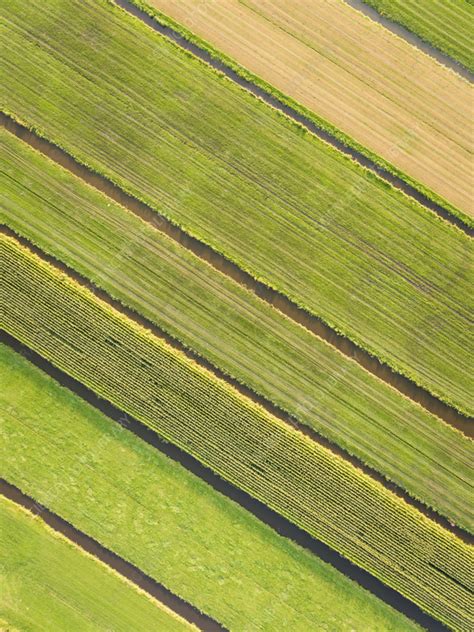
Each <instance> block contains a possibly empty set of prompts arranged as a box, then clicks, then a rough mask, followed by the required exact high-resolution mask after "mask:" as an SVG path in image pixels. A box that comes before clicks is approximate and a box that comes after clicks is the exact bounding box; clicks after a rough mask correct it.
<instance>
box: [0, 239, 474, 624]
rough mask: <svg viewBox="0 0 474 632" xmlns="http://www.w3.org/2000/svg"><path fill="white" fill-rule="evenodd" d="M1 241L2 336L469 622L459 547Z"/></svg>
mask: <svg viewBox="0 0 474 632" xmlns="http://www.w3.org/2000/svg"><path fill="white" fill-rule="evenodd" d="M1 246H2V257H1V262H2V273H3V275H4V279H5V281H4V286H5V290H6V291H7V292H8V295H9V297H10V298H9V305H8V309H7V310H6V314H5V323H4V328H5V329H6V330H7V331H8V332H9V333H11V334H12V335H14V336H15V337H16V338H18V339H19V340H21V341H22V342H24V343H25V344H27V345H28V346H29V347H31V348H33V349H34V350H35V351H37V352H38V353H40V354H41V355H43V356H44V357H46V358H47V359H49V360H51V361H52V362H53V363H54V364H56V365H57V366H58V367H59V368H61V369H62V370H64V371H66V372H67V373H69V374H70V375H72V376H73V377H75V378H76V379H78V380H79V381H81V382H82V383H84V384H86V385H87V386H88V387H89V388H91V389H92V390H94V391H95V392H96V393H97V394H98V395H100V396H102V397H104V398H105V399H107V400H109V401H111V402H112V403H114V404H115V405H116V406H118V407H119V408H120V409H122V410H124V411H125V412H126V413H128V414H130V415H132V416H133V417H136V418H137V419H139V420H141V421H142V422H143V423H145V424H146V425H148V426H150V427H151V428H153V429H154V430H156V431H157V432H158V433H159V434H160V435H161V436H162V437H164V438H165V439H166V440H167V441H170V442H172V443H174V444H176V445H178V446H179V447H180V448H182V449H184V450H185V451H187V452H188V453H190V454H191V455H193V456H195V457H196V458H197V459H198V460H199V461H201V462H202V463H203V464H205V465H207V466H208V467H210V468H211V469H213V470H214V471H215V472H216V473H217V474H219V475H220V476H222V477H223V478H225V479H227V480H228V481H230V482H231V483H233V484H234V485H236V486H237V487H239V488H241V489H243V490H244V491H246V492H248V493H249V494H251V495H252V496H254V497H255V498H257V499H258V500H260V501H262V502H264V503H265V504H266V505H268V506H269V507H270V508H272V509H274V510H275V511H277V512H278V513H280V514H281V515H283V516H284V517H286V518H288V519H289V520H290V521H292V522H293V523H295V524H297V525H298V526H300V527H301V528H303V529H305V530H306V531H307V532H308V533H310V534H311V535H313V536H314V537H316V538H318V539H320V540H322V541H323V542H325V543H326V544H328V545H329V546H331V547H332V548H334V549H336V550H337V551H339V552H340V553H341V554H342V555H344V556H345V557H347V558H348V559H350V560H351V561H353V562H354V563H356V564H358V565H359V566H361V567H363V568H364V569H365V570H367V571H369V572H370V573H372V574H374V575H375V576H376V577H378V578H379V579H380V580H381V581H383V582H384V583H386V584H387V585H389V586H391V587H392V588H394V589H396V590H398V591H399V592H400V593H401V594H403V595H404V596H406V597H407V598H409V599H411V600H412V601H414V602H415V603H417V604H418V605H419V606H420V607H421V608H422V609H424V610H425V611H426V612H428V613H429V614H431V615H432V616H434V617H435V618H437V619H439V620H440V621H442V622H444V623H446V624H447V625H451V626H453V627H460V628H462V627H467V626H469V625H470V624H472V619H471V613H470V611H469V604H470V598H471V595H470V592H469V590H470V581H471V578H470V571H471V568H472V563H473V562H474V556H473V551H472V549H471V548H470V547H469V546H468V545H466V544H464V543H463V542H462V541H460V540H459V539H458V538H456V537H455V536H454V535H452V534H450V533H449V532H447V531H446V530H444V529H442V528H441V527H439V526H438V525H436V524H435V523H433V522H432V521H430V520H428V519H427V518H425V517H424V516H423V515H422V514H420V513H419V512H418V511H416V510H415V509H413V508H412V507H410V506H408V505H406V504H405V503H404V502H403V501H401V500H400V499H398V498H397V497H395V496H394V495H393V494H392V493H391V492H389V491H387V490H386V489H385V488H384V487H382V486H381V485H380V484H378V483H375V482H374V481H373V480H372V479H371V478H370V477H368V476H366V475H364V474H362V473H361V472H360V471H359V470H358V469H356V468H354V467H353V466H351V465H349V464H348V463H347V462H346V461H344V460H343V459H341V458H339V457H337V456H335V455H333V454H331V453H330V452H329V451H328V450H326V449H325V448H323V447H321V446H319V445H318V444H315V443H314V442H312V441H310V440H309V439H307V438H306V437H304V436H302V435H301V434H300V433H299V432H297V431H295V430H292V429H291V428H288V427H287V426H286V425H285V424H283V423H282V422H279V421H278V420H277V419H275V418H274V417H272V416H271V415H269V414H268V413H266V412H265V411H264V410H262V409H261V408H260V407H258V406H256V405H254V404H252V403H250V402H248V401H247V400H246V399H244V398H243V397H241V396H240V395H239V394H238V393H236V392H235V391H234V390H233V389H232V388H230V387H229V386H228V385H226V384H225V383H224V382H222V381H220V380H217V379H216V378H215V377H214V376H212V375H211V374H210V373H208V372H207V371H206V370H204V369H202V368H200V367H199V366H198V365H196V364H195V363H193V362H192V361H190V360H188V359H187V358H186V357H185V356H184V355H183V354H181V353H180V352H178V351H175V350H173V349H172V348H171V347H169V346H168V345H167V344H166V343H164V342H162V341H161V340H159V339H158V338H156V337H154V336H153V335H151V334H150V333H149V332H147V331H146V330H144V329H142V328H141V327H139V326H138V325H136V324H135V323H133V322H132V321H130V320H129V319H127V318H125V317H124V316H123V315H121V314H120V313H119V312H116V311H114V310H112V309H111V308H110V307H108V306H107V305H106V304H104V303H102V302H101V301H100V300H99V299H97V298H96V297H95V296H94V295H93V294H91V293H90V292H89V291H88V290H86V289H84V288H82V287H80V286H78V285H77V284H76V283H74V282H72V281H71V280H70V279H69V278H68V277H66V276H65V275H63V274H62V273H60V272H58V271H56V270H55V269H54V268H52V267H51V266H50V265H49V264H46V263H44V262H42V261H41V260H40V259H38V258H37V257H36V256H35V255H32V254H30V253H29V252H28V251H27V250H25V249H24V248H23V247H21V246H19V245H18V244H17V243H16V242H15V241H14V240H12V239H11V238H8V237H4V236H2V238H1ZM114 502H115V501H114Z"/></svg>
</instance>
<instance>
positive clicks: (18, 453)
mask: <svg viewBox="0 0 474 632" xmlns="http://www.w3.org/2000/svg"><path fill="white" fill-rule="evenodd" d="M0 372H1V376H2V384H4V385H5V387H6V388H5V389H4V390H2V392H1V393H0V401H1V404H2V407H1V409H0V414H1V416H2V428H3V431H4V441H2V444H1V451H2V459H1V460H0V462H1V470H2V473H3V475H5V476H6V475H8V477H9V478H10V479H11V480H12V481H14V482H15V484H16V485H18V486H20V487H21V488H22V489H23V490H25V491H26V492H27V493H29V494H30V495H34V496H35V498H37V499H38V500H39V501H40V502H41V503H43V504H45V505H47V506H48V507H50V508H51V509H53V510H54V511H55V512H56V513H59V514H60V515H61V516H63V517H64V518H66V519H67V520H69V521H70V522H72V523H73V524H75V525H76V526H78V527H79V528H81V529H82V530H83V531H85V532H87V533H89V534H90V535H91V536H92V537H94V538H95V539H96V540H97V541H99V542H101V543H102V544H103V545H104V546H107V547H108V548H110V549H111V550H114V551H116V552H117V553H118V554H119V555H121V556H122V557H123V558H126V559H128V560H129V561H131V562H132V563H134V564H135V565H137V566H139V567H140V568H142V569H143V570H144V571H146V572H147V573H148V575H150V576H152V577H154V578H155V579H156V580H157V581H160V582H162V583H165V584H166V585H167V586H169V587H171V588H172V589H173V590H174V591H175V592H177V593H178V594H180V595H182V596H184V597H185V598H186V599H187V600H189V601H192V602H193V603H195V604H197V605H198V606H199V607H200V608H201V609H202V610H205V611H207V612H211V613H212V614H213V615H214V616H215V617H216V618H218V619H219V620H221V621H222V622H224V623H225V624H226V625H227V626H228V627H229V628H230V629H242V628H244V627H245V626H246V625H249V622H251V624H252V626H254V627H255V629H262V630H264V629H268V630H271V629H276V628H279V627H281V626H282V625H283V626H286V625H287V626H288V627H290V626H291V628H292V629H294V630H298V631H299V630H301V631H306V630H307V629H308V627H309V626H311V623H312V622H314V621H318V622H320V624H321V625H328V626H335V627H336V628H337V629H341V630H351V629H352V630H357V631H358V632H359V631H360V632H365V630H366V629H367V628H369V629H383V630H389V631H393V632H395V631H398V630H405V629H406V630H413V629H415V628H416V626H415V625H413V624H412V623H411V622H410V621H408V620H407V619H405V618H404V617H403V616H401V615H400V614H398V613H397V612H395V611H393V610H392V609H391V608H389V607H387V606H386V605H385V604H384V603H383V602H381V601H379V600H378V599H376V598H374V597H373V596H372V595H371V594H370V593H368V592H366V591H365V590H362V589H361V588H360V587H359V586H357V585H356V584H355V583H354V582H352V581H349V580H347V579H346V578H345V577H344V576H343V575H342V574H341V573H339V572H337V571H335V570H334V569H333V568H331V567H330V566H329V565H327V564H325V563H323V562H321V561H320V560H319V559H318V558H317V557H315V556H313V555H310V554H308V553H307V552H306V551H304V550H303V549H301V548H300V547H298V546H296V545H295V544H294V543H293V542H292V541H291V540H287V539H286V538H282V537H279V536H278V535H276V533H275V532H273V531H272V529H270V528H268V527H266V526H265V525H264V524H263V523H261V522H260V521H259V520H257V519H255V518H254V517H253V516H252V515H251V514H249V513H248V512H247V511H245V510H243V509H242V508H241V507H239V506H238V505H237V504H235V503H234V502H231V501H229V500H228V499H227V498H226V497H224V496H222V495H221V494H220V493H217V492H215V491H214V490H213V489H212V488H211V487H210V486H208V485H207V484H205V483H204V482H202V481H201V480H200V479H199V478H197V477H196V476H194V475H193V474H191V473H190V472H188V471H187V470H185V469H184V468H183V467H181V466H180V465H179V464H178V463H176V462H174V461H172V460H171V459H169V458H167V457H166V456H164V455H163V454H162V453H161V452H160V451H159V450H156V449H154V448H152V447H151V446H150V445H148V444H147V443H145V442H144V441H142V440H141V439H138V438H137V437H136V436H134V435H133V434H131V433H129V432H127V431H125V430H124V427H123V425H122V424H121V425H115V424H114V422H112V421H111V420H109V419H107V418H106V417H105V416H104V415H103V414H101V413H100V412H99V411H98V410H97V409H95V408H92V407H91V406H90V405H88V404H86V403H85V402H84V401H83V400H81V399H80V398H79V397H78V396H77V395H74V394H73V393H72V392H71V391H69V390H68V389H66V388H62V387H61V386H60V385H59V384H58V383H57V382H56V381H54V380H53V379H51V378H49V377H48V376H47V375H46V374H45V373H43V372H42V371H40V370H39V369H37V368H36V367H34V366H33V365H32V364H30V363H29V362H28V361H27V360H26V359H24V358H23V357H21V356H20V355H18V354H17V353H15V352H13V351H12V350H10V349H9V348H8V347H5V346H3V345H0ZM65 420H67V422H66V421H65ZM124 472H125V473H126V475H124ZM92 490H93V491H92Z"/></svg>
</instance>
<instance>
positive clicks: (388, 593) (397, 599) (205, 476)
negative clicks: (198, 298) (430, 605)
mask: <svg viewBox="0 0 474 632" xmlns="http://www.w3.org/2000/svg"><path fill="white" fill-rule="evenodd" d="M0 343H3V344H7V345H8V346H9V347H10V348H12V349H13V350H14V351H16V352H17V353H20V354H21V355H23V356H24V357H25V358H27V360H28V361H29V362H31V363H32V364H34V365H35V366H36V367H38V368H39V369H41V370H42V371H44V372H45V373H47V374H48V375H49V376H50V377H51V378H52V379H54V380H55V381H56V382H58V383H59V384H60V385H61V386H63V387H65V388H68V389H69V390H70V391H71V392H73V393H75V395H77V396H79V397H81V398H82V399H83V400H84V401H86V402H87V403H88V404H90V405H91V406H93V407H94V408H96V409H98V410H100V411H101V412H102V413H103V414H104V415H105V416H107V417H108V418H109V419H111V420H112V421H114V422H116V423H119V424H120V425H121V426H122V427H123V428H125V429H126V430H128V431H129V432H132V433H133V434H134V435H136V436H137V437H139V438H140V439H141V440H143V441H145V442H146V443H147V444H149V445H150V446H152V447H153V448H155V449H157V450H159V451H160V452H161V453H163V454H164V455H166V456H167V457H168V458H170V459H172V460H173V461H175V462H176V463H179V464H180V465H181V466H183V467H184V468H185V469H186V470H188V471H189V472H191V473H192V474H194V475H195V476H197V477H199V478H200V479H201V480H203V481H204V482H205V483H207V484H208V485H210V487H212V488H213V489H214V490H215V491H217V492H218V493H220V494H222V495H223V496H225V497H226V498H228V499H230V500H232V501H233V502H235V503H237V504H238V505H240V506H241V507H242V508H243V509H245V510H246V511H248V512H249V513H251V514H252V515H253V516H255V517H256V518H257V519H258V520H260V521H261V522H263V523H264V524H266V525H267V526H269V527H270V528H271V529H273V530H274V531H276V532H277V533H278V534H279V535H280V536H282V537H285V538H288V539H290V540H292V541H293V542H295V543H296V544H298V545H299V546H301V547H303V548H304V549H306V550H308V551H309V552H311V553H312V554H313V555H316V556H317V557H319V558H320V559H322V560H323V561H324V562H326V563H327V564H330V565H331V566H333V567H334V568H335V569H337V570H338V571H339V572H341V573H343V574H344V575H346V577H348V578H349V579H351V580H352V581H355V582H357V583H358V584H359V585H360V586H361V587H362V588H364V589H365V590H368V591H369V592H371V593H372V594H373V595H375V596H376V597H378V598H379V599H381V600H382V601H384V602H385V603H387V604H388V605H390V606H391V607H392V608H394V609H395V610H397V611H399V612H401V613H402V614H404V615H405V616H407V617H408V618H410V619H412V620H413V621H415V622H416V623H418V624H419V625H421V626H422V627H423V628H425V629H427V630H430V631H431V632H445V631H446V630H447V628H446V627H445V626H444V625H443V624H441V623H440V622H439V621H437V620H436V619H434V618H433V617H431V616H430V615H428V614H426V613H425V612H423V610H421V608H419V607H418V606H417V605H416V604H414V603H413V602H411V601H410V600H409V599H407V598H406V597H404V596H402V595H400V593H398V592H397V591H395V590H394V589H393V588H390V587H388V586H386V585H385V584H384V583H383V582H381V581H380V580H379V579H377V578H376V577H374V576H373V575H371V574H370V573H368V572H367V571H365V570H363V569H362V568H360V567H358V566H356V565H355V564H353V563H352V562H350V561H349V560H347V559H346V558H345V557H343V556H342V555H341V554H340V553H338V552H337V551H336V550H334V549H332V548H330V547H329V546H327V545H326V544H324V543H323V542H321V541H320V540H317V539H316V538H313V537H312V536H310V535H309V534H308V533H307V532H306V531H303V530H302V529H300V528H299V527H297V526H296V525H294V524H293V523H291V522H290V521H289V520H287V519H286V518H283V517H282V516H281V515H280V514H278V513H276V512H275V511H273V510H272V509H270V508H269V507H267V506H266V505H265V504H263V503H262V502H260V501H259V500H256V499H255V498H253V497H252V496H250V495H249V494H247V493H246V492H244V491H243V490H241V489H239V488H238V487H236V486H235V485H233V484H232V483H229V482H228V481H226V480H224V479H222V478H221V477H220V476H219V475H217V474H216V473H215V472H213V471H212V470H210V469H209V468H207V467H206V466H205V465H203V464H202V463H200V462H199V461H197V460H196V459H195V458H194V457H193V456H191V455H190V454H188V453H187V452H184V451H183V450H181V449H180V448H178V447H177V446H175V445H173V444H171V443H168V442H166V441H163V440H162V439H161V438H160V436H159V435H158V434H157V433H156V432H155V431H153V430H152V429H151V428H149V427H147V426H145V425H144V424H142V423H141V422H140V421H138V420H136V419H134V418H133V417H130V416H129V415H127V414H126V413H125V412H123V411H122V410H120V409H118V408H116V407H115V406H114V405H113V404H111V403H110V402H108V401H106V400H104V399H102V398H100V397H99V396H98V395H96V394H95V393H94V392H93V391H91V390H90V389H89V388H87V387H86V386H84V385H83V384H82V383H81V382H78V381H77V380H75V379H74V378H71V377H70V376H69V375H67V374H66V373H64V372H63V371H61V370H60V369H58V368H56V367H55V366H54V365H53V364H51V363H50V362H49V361H48V360H46V359H45V358H43V357H42V356H40V355H39V354H37V353H36V352H35V351H33V350H31V349H30V348H29V347H27V346H26V345H24V344H23V343H21V342H19V341H18V340H17V339H16V338H14V337H13V336H11V335H10V334H8V333H6V332H5V331H3V330H1V329H0ZM1 491H2V490H1V488H0V492H1ZM180 614H181V613H180ZM181 616H183V615H182V614H181ZM203 629H204V628H203Z"/></svg>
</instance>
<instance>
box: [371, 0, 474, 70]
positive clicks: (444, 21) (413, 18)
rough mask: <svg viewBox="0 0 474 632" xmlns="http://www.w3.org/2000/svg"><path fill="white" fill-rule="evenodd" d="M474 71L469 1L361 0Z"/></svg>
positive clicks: (472, 15)
mask: <svg viewBox="0 0 474 632" xmlns="http://www.w3.org/2000/svg"><path fill="white" fill-rule="evenodd" d="M364 2H365V4H368V5H369V6H371V7H373V8H374V9H376V10H377V11H378V12H379V13H380V14H381V15H383V16H386V17H388V18H390V19H391V20H393V21H394V22H398V23H399V24H401V25H402V26H404V27H406V28H407V29H408V30H409V31H412V32H413V33H415V34H416V35H418V36H419V37H421V39H422V40H424V41H425V42H428V43H429V44H431V45H432V46H434V47H435V48H438V49H439V50H441V51H442V52H443V53H446V55H449V56H450V57H452V58H453V59H455V60H456V61H458V62H459V63H460V64H462V65H463V66H464V67H465V68H468V69H469V70H470V71H471V72H474V46H473V43H472V31H473V28H474V8H473V6H472V3H471V2H470V1H469V0H450V1H449V2H445V1H443V0H364Z"/></svg>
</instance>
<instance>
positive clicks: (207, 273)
mask: <svg viewBox="0 0 474 632" xmlns="http://www.w3.org/2000/svg"><path fill="white" fill-rule="evenodd" d="M0 157H1V161H2V164H3V173H2V174H0V183H1V188H2V192H3V199H2V208H1V209H0V220H1V221H2V222H4V223H6V224H7V225H9V226H10V227H11V228H13V229H14V230H16V231H17V232H18V233H20V234H22V235H24V236H26V237H27V238H28V239H29V240H30V241H32V242H33V243H35V244H37V245H38V246H39V247H40V248H42V249H43V250H44V251H45V252H48V253H49V254H52V255H54V256H55V257H56V258H58V259H59V260H61V261H63V262H64V263H67V264H68V265H69V266H71V267H72V268H74V269H76V270H78V271H79V272H80V273H82V274H83V275H84V276H85V277H87V278H89V279H90V280H92V281H93V283H94V284H95V285H97V286H99V287H102V288H103V289H105V290H106V291H107V292H108V293H109V294H110V295H111V296H113V297H114V298H116V299H118V300H120V301H121V302H122V303H123V304H126V305H128V306H129V307H131V308H133V309H134V310H136V311H137V312H138V313H140V314H142V315H144V316H146V317H147V318H149V319H150V320H151V321H153V322H155V323H156V324H157V325H158V326H159V327H162V328H163V329H164V330H166V331H167V332H168V333H169V334H171V335H172V336H175V337H177V338H178V339H179V340H181V341H182V343H183V344H184V345H186V346H187V347H190V348H192V349H193V350H194V351H196V352H197V353H198V354H200V355H202V356H204V357H205V358H207V359H209V360H211V361H212V363H213V364H214V365H215V366H217V367H219V368H220V369H221V370H222V371H223V372H224V373H227V374H230V375H232V376H233V377H234V378H237V379H238V380H239V381H240V382H243V383H244V384H246V385H248V386H249V387H250V388H251V389H252V390H253V391H255V392H257V393H259V394H262V395H264V396H265V397H266V398H267V399H269V400H271V401H273V402H275V403H276V404H278V405H279V406H280V407H281V408H283V409H284V410H285V411H287V412H288V413H290V414H291V415H292V416H293V417H294V418H295V419H297V420H298V421H300V422H302V423H304V424H307V425H308V426H310V427H312V428H313V429H315V430H316V431H318V432H320V433H322V434H323V435H325V436H327V437H328V438H330V439H331V440H332V441H334V442H336V443H337V444H339V445H342V446H343V447H344V448H346V449H347V450H348V451H349V452H350V453H352V454H356V455H357V456H358V457H359V458H360V459H361V460H363V461H364V462H366V463H369V464H370V465H371V466H372V467H374V468H375V469H377V470H378V471H379V472H382V473H383V474H384V475H386V476H387V477H388V478H390V479H391V480H394V481H396V482H397V483H398V484H399V485H400V486H402V487H405V488H406V489H407V490H408V491H409V492H410V493H412V494H413V495H414V496H416V497H418V498H421V499H422V500H423V501H424V502H425V503H426V504H428V505H430V506H434V507H435V508H436V509H437V510H438V511H440V513H444V514H445V515H446V516H448V517H449V518H450V519H451V520H454V521H455V522H457V523H458V524H461V525H463V526H464V527H466V528H467V529H469V530H470V531H472V530H473V529H474V527H473V525H474V517H473V512H474V508H473V507H472V506H471V503H470V502H469V495H470V482H471V479H472V471H471V468H470V463H471V462H472V458H473V454H472V442H470V441H469V440H468V439H466V438H465V437H464V436H462V435H461V434H460V433H459V432H456V431H455V430H453V429H452V428H450V427H448V426H447V425H446V424H444V423H442V422H440V421H439V420H438V419H437V418H435V417H433V416H432V415H430V414H428V413H426V412H425V411H424V410H423V409H421V408H420V407H419V406H417V405H415V404H413V403H411V402H410V401H409V400H407V399H406V398H404V397H402V396H400V395H398V394H397V393H396V392H395V391H394V390H393V389H392V388H390V387H387V386H386V385H385V384H384V383H382V382H381V381H379V380H377V379H376V378H374V377H373V376H372V375H370V374H369V373H367V372H366V371H364V370H363V369H362V368H361V367H360V366H358V365H357V364H356V363H355V362H351V361H350V360H348V359H347V358H346V357H344V356H343V355H342V354H340V353H338V352H336V351H335V350H334V349H332V348H331V347H330V346H329V345H328V344H326V343H325V342H322V341H321V340H319V339H318V338H317V337H316V336H313V335H311V334H309V333H308V332H307V331H306V330H305V329H304V328H302V327H300V326H298V325H295V324H294V323H293V322H292V321H291V320H289V319H287V318H285V317H283V316H282V315H281V314H280V313H278V312H277V311H276V310H274V309H272V308H271V307H270V306H268V305H267V304H266V303H264V302H263V301H260V300H258V299H256V298H255V297H254V296H253V295H252V294H250V293H249V292H247V291H246V290H245V289H244V288H242V287H241V286H240V285H238V284H237V283H235V282H233V281H232V280H230V279H226V278H225V276H224V275H222V274H219V273H217V272H216V271H215V270H213V269H212V268H211V267H210V266H209V265H207V264H206V263H204V262H202V261H201V260H200V259H199V258H198V257H196V256H194V255H193V254H192V253H190V252H188V251H187V250H185V249H184V248H183V247H181V246H180V245H178V244H176V243H175V242H174V241H172V240H171V239H169V238H168V237H166V236H165V235H163V234H162V233H161V232H159V231H157V230H155V229H154V228H152V227H151V226H148V225H147V224H145V223H144V222H143V221H141V220H139V219H138V218H136V217H135V216H134V215H132V214H131V213H129V212H127V211H126V210H125V209H124V208H122V207H120V206H119V205H117V204H115V203H112V202H111V201H110V200H109V199H107V198H105V197H104V196H103V195H101V194H98V193H96V192H94V191H93V190H92V189H91V188H90V187H88V186H85V185H84V184H83V183H82V182H80V181H79V180H78V179H77V178H76V177H75V176H72V175H71V174H68V173H66V172H65V171H64V170H63V169H62V168H60V167H58V166H57V165H55V164H53V163H52V162H50V161H49V160H47V159H46V158H45V157H44V156H42V155H41V154H39V153H38V152H36V151H34V150H32V149H31V148H30V147H28V146H27V145H26V144H25V143H23V142H21V141H19V140H18V139H17V138H15V137H14V136H13V135H11V134H9V133H7V132H5V131H0ZM150 271H153V274H150ZM433 481H436V485H433Z"/></svg>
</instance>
